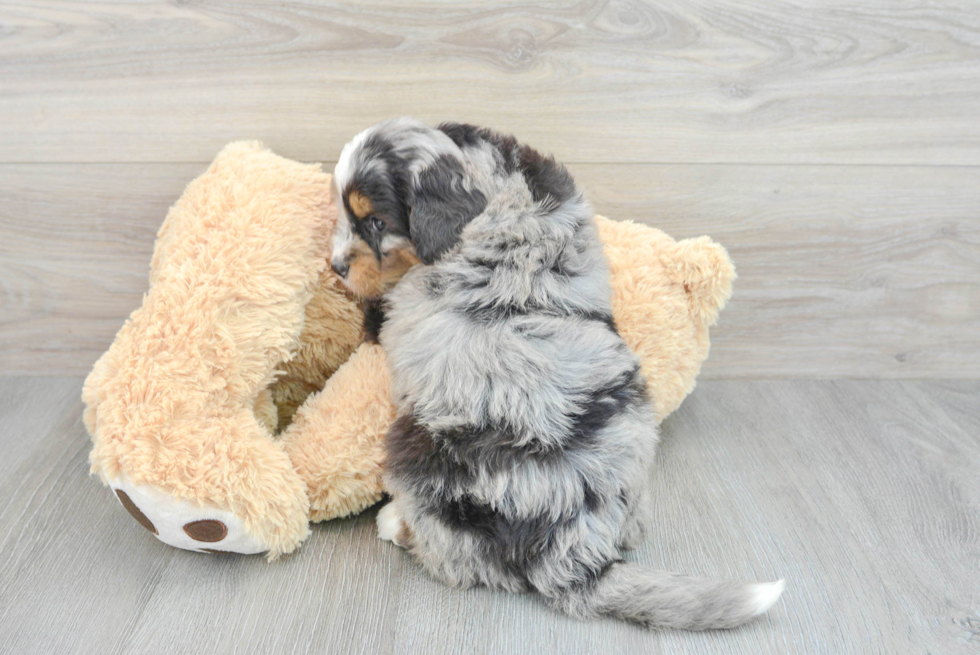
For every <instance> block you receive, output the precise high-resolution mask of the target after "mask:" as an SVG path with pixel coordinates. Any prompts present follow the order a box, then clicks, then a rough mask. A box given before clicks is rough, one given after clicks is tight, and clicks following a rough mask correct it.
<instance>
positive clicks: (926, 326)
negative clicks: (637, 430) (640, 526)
mask: <svg viewBox="0 0 980 655" xmlns="http://www.w3.org/2000/svg"><path fill="white" fill-rule="evenodd" d="M401 114H410V115H414V116H416V117H418V118H421V119H423V120H426V121H433V122H435V121H441V120H447V119H452V120H463V121H470V122H475V123H479V124H484V125H490V126H494V127H497V128H499V129H502V130H505V131H508V132H512V133H514V134H516V135H518V136H519V137H520V138H521V139H523V140H525V141H527V142H529V143H531V144H532V145H534V146H536V147H538V148H540V149H542V150H545V151H549V152H553V153H555V154H556V156H557V157H558V158H559V159H560V160H562V161H563V162H565V163H567V164H568V165H569V167H570V168H571V170H572V171H573V173H574V174H575V176H576V178H577V179H578V180H579V182H580V183H581V184H582V185H583V186H584V188H585V189H586V192H587V194H588V197H589V198H590V199H591V200H592V202H593V204H594V205H595V206H596V209H597V210H598V211H599V212H601V213H604V214H606V215H608V216H611V217H613V218H620V219H633V220H638V221H641V222H644V223H647V224H650V225H654V226H656V227H659V228H662V229H664V230H666V231H667V232H669V233H671V234H672V235H674V236H675V237H678V238H683V237H690V236H697V235H701V234H708V235H711V236H712V237H713V238H714V239H715V240H717V241H719V242H721V243H722V244H724V245H725V246H726V247H727V248H728V249H729V252H730V253H731V255H732V258H733V259H734V261H735V264H736V266H737V268H738V272H739V279H738V280H737V282H736V284H735V294H734V297H733V299H732V301H731V303H730V304H729V306H728V308H726V310H725V311H724V312H723V313H722V317H721V321H720V323H719V325H718V326H716V327H715V328H714V330H713V331H712V352H711V357H710V359H709V360H708V361H707V362H706V364H705V367H704V369H703V371H702V376H701V377H702V382H701V383H700V385H699V387H698V389H697V390H696V391H695V393H694V395H693V396H692V397H690V398H689V399H688V400H687V401H686V402H685V404H684V405H683V406H682V408H681V409H680V410H679V411H678V412H677V413H676V414H675V415H674V416H672V417H671V418H670V419H669V420H668V422H667V424H666V425H665V427H664V431H665V439H664V446H663V450H662V456H661V459H660V464H659V467H660V468H659V470H658V474H657V481H658V489H659V498H658V502H657V508H658V512H659V515H660V518H661V520H660V523H659V527H658V530H657V532H656V534H654V535H653V538H652V539H651V541H650V542H649V543H648V544H647V545H645V546H644V547H643V548H642V549H640V550H639V551H638V552H636V553H635V554H634V555H633V557H635V558H636V559H637V560H639V561H642V562H645V563H647V564H649V565H651V566H656V567H661V568H667V569H672V570H683V571H689V572H694V573H699V574H703V575H710V576H727V577H739V578H753V579H763V580H770V579H775V578H777V577H785V578H786V579H787V581H788V588H787V591H786V593H785V595H784V598H783V600H782V601H781V602H780V603H779V604H778V605H777V606H776V608H775V609H774V611H773V612H772V613H771V615H769V616H768V617H766V618H765V619H764V620H762V621H759V622H757V623H755V624H753V625H751V626H748V627H746V628H743V629H740V630H736V631H732V632H725V633H711V634H688V633H678V632H664V633H647V632H644V631H642V630H639V629H636V628H633V627H630V626H627V625H622V624H617V623H613V622H610V621H604V622H598V623H594V624H581V623H576V622H573V621H570V620H568V619H566V618H563V617H559V616H556V615H553V614H552V613H550V612H549V611H548V610H546V609H545V608H544V607H542V606H541V604H540V603H538V602H537V601H536V600H535V599H533V598H528V597H516V596H507V595H501V594H496V593H491V592H488V591H485V590H476V591H467V592H460V591H452V590H447V589H444V588H442V587H440V586H439V585H438V584H436V583H434V582H432V581H431V580H429V579H428V578H426V577H425V576H424V575H422V574H421V573H420V571H419V570H418V568H417V567H415V566H414V565H413V564H412V563H411V562H409V561H408V560H407V559H406V558H405V557H404V556H403V555H402V553H400V552H397V551H395V550H393V549H392V548H391V547H390V546H388V545H385V544H382V543H379V542H378V541H377V540H376V538H375V535H374V529H373V524H372V518H373V517H372V513H370V512H369V513H367V514H365V515H363V516H360V517H358V518H355V519H352V520H349V521H336V522H332V523H329V524H327V525H323V526H320V527H318V528H317V529H316V530H315V531H314V535H313V536H312V537H311V539H310V540H309V542H308V543H307V544H306V545H305V546H304V547H303V549H302V550H301V552H299V553H298V554H296V555H295V556H294V557H291V558H289V559H287V560H285V561H282V562H279V563H276V564H267V563H265V562H264V561H263V560H261V559H257V558H234V557H204V556H198V555H194V554H189V553H185V552H181V551H176V550H174V549H170V548H166V547H164V546H162V545H160V544H159V543H157V542H156V541H155V540H153V539H151V538H149V537H148V536H147V535H146V534H145V533H144V532H143V531H142V529H141V528H140V527H139V526H138V525H137V524H136V523H135V522H133V521H132V520H131V519H130V518H129V517H128V516H127V515H125V513H124V512H123V511H122V509H121V508H120V507H119V505H118V503H116V502H115V500H114V499H113V498H112V497H111V496H110V495H109V494H108V492H107V491H106V490H105V489H103V488H101V487H100V486H99V484H98V483H97V481H96V480H94V479H91V478H89V477H88V476H87V468H88V467H87V464H86V458H87V454H88V448H89V446H88V440H87V437H86V435H85V433H84V429H83V427H82V424H81V420H80V412H81V407H80V403H79V400H78V396H79V389H80V385H81V376H84V375H85V374H86V373H87V371H88V370H89V369H90V367H91V365H92V363H93V362H94V361H95V359H96V358H97V357H98V356H99V354H100V353H102V352H103V351H104V350H105V349H106V348H107V347H108V345H109V343H110V342H111V341H112V338H113V335H114V334H115V332H116V330H118V329H119V327H120V325H121V324H122V322H123V320H124V319H125V317H126V316H127V315H128V314H129V313H130V312H131V311H132V310H133V309H135V308H136V307H138V306H139V304H140V302H141V298H142V294H143V292H144V291H145V290H146V284H147V281H146V277H147V272H148V264H149V259H150V253H151V251H152V247H153V239H154V237H155V234H156V230H157V228H158V227H159V225H160V222H161V221H162V220H163V217H164V215H165V213H166V210H167V207H168V206H169V205H170V204H172V203H173V202H174V200H175V199H176V198H177V197H178V196H179V194H180V192H181V190H182V189H183V187H184V186H185V185H186V184H187V183H188V182H189V181H190V180H191V179H192V178H193V177H194V176H196V175H198V174H199V173H200V172H201V171H203V169H204V167H205V166H206V164H207V162H208V161H209V160H210V159H211V158H212V157H213V156H214V155H215V154H216V153H217V151H218V150H219V149H220V148H221V147H222V146H223V145H224V144H225V143H227V142H228V141H231V140H233V139H242V138H248V139H261V140H263V141H265V142H266V144H267V145H269V146H270V147H272V148H273V149H274V150H276V151H277V152H278V153H280V154H282V155H284V156H287V157H291V158H294V159H299V160H304V161H321V162H324V163H325V164H326V165H327V166H329V165H330V163H331V162H333V161H335V159H336V157H337V155H338V153H339V151H340V148H341V146H342V145H343V143H344V142H345V141H347V140H348V139H349V138H350V137H351V136H352V135H353V134H354V133H356V132H357V131H359V130H361V129H362V128H364V127H366V126H367V125H369V124H371V123H373V122H375V121H378V120H381V119H383V118H388V117H391V116H395V115H401ZM978 380H980V4H978V3H977V2H976V1H975V0H903V1H898V0H813V1H810V0H798V1H793V0H714V1H700V0H656V1H652V0H650V1H643V0H582V1H576V2H571V1H565V0H540V1H538V2H534V3H526V2H518V1H517V0H501V1H487V2H470V1H469V0H440V1H439V2H430V1H426V2H405V1H403V0H359V1H354V2H334V1H327V0H286V1H281V0H251V1H250V2H247V3H244V2H238V1H236V0H193V1H172V2H165V1H163V0H0V655H7V654H8V653H10V654H16V655H25V654H29V653H45V654H48V653H58V654H59V655H60V654H61V653H89V652H91V653H99V654H100V655H102V654H104V653H130V652H131V653H187V652H195V653H262V654H265V653H278V652H296V653H307V652H309V653H348V652H349V653H372V654H373V653H423V654H426V655H429V654H432V655H437V654H441V653H461V654H464V653H465V654H469V653H481V652H487V653H507V654H508V655H509V654H511V653H516V654H519V653H532V654H533V655H544V654H545V653H592V652H602V653H610V654H619V653H633V652H644V653H661V652H663V653H726V654H728V653H734V654H738V653H744V654H753V655H754V654H756V653H828V654H838V653H861V654H863V653H887V654H892V653H896V654H897V653H916V654H919V653H931V654H933V655H940V654H953V655H956V654H958V653H980V474H978V473H977V471H980V382H978Z"/></svg>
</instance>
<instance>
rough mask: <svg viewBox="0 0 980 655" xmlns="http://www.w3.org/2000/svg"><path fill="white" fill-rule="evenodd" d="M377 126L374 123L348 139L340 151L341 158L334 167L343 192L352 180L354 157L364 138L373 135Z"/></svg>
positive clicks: (338, 185)
mask: <svg viewBox="0 0 980 655" xmlns="http://www.w3.org/2000/svg"><path fill="white" fill-rule="evenodd" d="M377 128H378V126H377V125H373V126H371V127H369V128H367V129H366V130H363V131H362V132H360V133H359V134H357V135H356V136H355V137H354V138H353V139H351V140H350V141H348V142H347V144H346V145H345V146H344V149H343V150H341V151H340V158H339V159H338V160H337V165H336V166H335V167H334V169H333V177H334V180H335V181H336V183H337V188H338V189H339V190H340V192H341V193H343V192H344V187H346V186H347V184H348V183H349V182H350V181H351V176H352V175H353V174H354V157H355V155H356V154H357V151H358V150H359V149H360V147H361V145H362V144H363V143H364V140H365V139H367V138H368V137H369V136H371V134H372V133H374V131H375V130H376V129H377Z"/></svg>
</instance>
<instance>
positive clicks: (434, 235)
mask: <svg viewBox="0 0 980 655" xmlns="http://www.w3.org/2000/svg"><path fill="white" fill-rule="evenodd" d="M464 180H465V173H464V171H463V165H462V163H461V162H460V161H459V160H458V159H456V158H455V157H451V156H449V155H443V156H441V157H439V158H438V159H437V160H436V161H435V162H433V163H432V165H431V166H429V167H428V168H426V169H424V170H423V171H422V172H421V173H420V174H419V179H418V183H417V185H416V186H415V188H414V189H413V190H412V201H411V205H412V210H411V216H410V218H409V228H410V232H411V235H412V236H411V238H412V242H413V243H414V244H415V252H416V254H417V255H418V257H419V259H421V260H422V262H423V263H424V264H432V263H433V262H435V261H436V260H437V259H439V258H440V257H441V256H442V255H443V254H445V253H446V251H448V250H449V249H450V248H452V247H453V246H454V245H456V243H457V242H458V241H459V235H460V233H461V232H462V231H463V228H464V227H466V225H467V224H468V223H469V222H470V221H472V220H473V219H474V218H476V217H477V216H478V215H479V214H480V213H481V212H482V211H483V209H484V208H485V207H486V206H487V199H486V196H484V195H483V193H482V192H481V191H479V190H477V189H466V188H465V185H464Z"/></svg>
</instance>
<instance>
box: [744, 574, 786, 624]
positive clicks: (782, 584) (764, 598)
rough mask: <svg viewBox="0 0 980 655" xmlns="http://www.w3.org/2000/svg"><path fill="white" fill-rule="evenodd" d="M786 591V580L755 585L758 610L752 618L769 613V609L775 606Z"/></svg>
mask: <svg viewBox="0 0 980 655" xmlns="http://www.w3.org/2000/svg"><path fill="white" fill-rule="evenodd" d="M784 589H786V580H778V581H776V582H765V583H762V584H757V585H755V588H754V589H753V591H754V592H755V602H756V610H755V612H754V613H753V614H752V616H759V615H760V614H765V613H766V612H768V611H769V608H771V607H772V606H773V605H775V604H776V601H777V600H779V597H780V596H782V595H783V590H784Z"/></svg>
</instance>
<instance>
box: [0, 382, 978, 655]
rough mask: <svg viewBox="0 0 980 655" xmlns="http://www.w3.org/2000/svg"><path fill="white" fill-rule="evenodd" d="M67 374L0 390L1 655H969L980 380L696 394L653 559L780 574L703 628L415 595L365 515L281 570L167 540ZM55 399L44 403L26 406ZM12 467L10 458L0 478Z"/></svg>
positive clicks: (743, 574) (662, 483) (420, 591)
mask: <svg viewBox="0 0 980 655" xmlns="http://www.w3.org/2000/svg"><path fill="white" fill-rule="evenodd" d="M80 385H81V380H79V379H77V378H76V379H46V380H42V379H38V378H33V379H31V378H0V399H3V398H16V399H17V401H16V402H0V424H3V425H4V426H7V429H5V430H4V431H2V432H0V452H10V450H11V448H12V447H13V449H14V451H15V452H16V451H17V449H18V447H19V446H18V444H20V443H21V440H22V439H23V438H24V436H25V435H31V436H32V439H33V443H34V445H33V446H32V447H31V448H30V449H28V450H21V451H20V452H21V453H22V455H21V456H18V458H17V461H16V462H15V463H13V464H11V465H10V466H9V468H7V469H5V470H4V471H3V472H4V473H5V474H4V475H2V476H0V589H2V590H3V596H2V602H0V652H4V653H19V654H23V655H32V654H34V653H55V652H58V653H60V652H73V653H111V654H123V653H145V652H154V653H162V654H164V653H186V652H195V653H202V654H205V655H206V654H211V653H270V652H283V651H288V652H295V653H325V652H329V653H333V652H336V653H371V654H375V653H385V654H414V653H424V654H426V655H428V654H442V653H460V654H469V653H513V654H515V655H524V654H528V655H548V654H550V653H579V652H581V653H585V652H590V653H609V654H610V655H611V654H614V653H627V652H644V653H654V654H657V653H672V654H673V653H730V654H733V655H735V654H739V653H746V654H748V653H752V654H753V655H755V654H763V653H778V654H792V653H806V654H823V653H826V654H832V655H839V654H849V653H855V654H863V653H926V652H929V653H944V654H946V655H959V654H961V653H963V654H966V653H975V652H977V649H978V647H980V625H978V623H977V618H976V617H977V616H978V612H980V593H978V589H980V483H978V480H977V476H976V475H975V471H976V470H977V468H978V467H980V441H978V439H977V434H978V432H977V428H978V426H980V406H978V404H977V403H976V399H977V397H980V382H977V381H937V382H928V381H787V380H781V381H756V382H742V381H705V382H702V383H701V384H700V385H699V387H698V389H697V390H696V391H695V392H694V394H693V395H692V396H691V397H690V398H689V399H688V400H687V401H686V402H685V404H684V405H683V406H682V407H681V408H680V410H678V412H677V413H675V414H674V415H672V416H671V417H670V418H669V419H668V420H667V422H666V423H665V425H664V430H663V432H664V434H663V440H662V447H661V456H660V459H659V463H658V467H657V471H656V480H657V482H656V490H657V493H656V507H657V517H658V522H657V528H656V530H655V531H654V534H653V535H652V536H651V539H650V540H649V541H648V542H647V543H645V544H644V545H643V546H641V548H640V549H638V550H637V551H635V552H633V553H631V554H629V555H628V557H629V558H630V559H632V560H635V561H638V562H641V563H643V564H645V565H648V566H653V567H658V568H665V569H669V570H684V571H690V572H694V573H699V574H703V575H707V576H716V577H731V578H742V579H774V578H777V577H785V578H786V579H787V583H788V587H787V591H786V593H785V595H784V597H783V599H782V600H781V601H780V602H779V604H777V605H776V607H775V608H774V610H773V611H772V612H771V614H770V615H768V616H767V617H766V618H764V619H762V620H760V621H758V622H756V623H753V624H750V625H748V626H746V627H744V628H741V629H738V630H733V631H727V632H713V633H684V632H671V631H665V632H646V631H644V630H641V629H638V628H635V627H632V626H629V625H626V624H623V623H618V622H615V621H612V620H601V621H596V622H591V623H582V622H577V621H573V620H570V619H568V618H565V617H563V616H559V615H556V614H554V613H552V612H551V611H549V610H548V609H546V608H545V607H544V605H543V604H542V603H540V601H538V600H537V599H535V598H534V597H532V596H520V595H509V594H503V593H496V592H491V591H488V590H485V589H474V590H469V591H460V590H453V589H447V588H444V587H443V586H441V585H439V584H438V583H436V582H434V581H432V580H431V579H430V578H428V577H427V576H426V575H425V574H423V573H422V572H421V570H420V569H419V568H418V567H417V566H416V565H415V564H414V563H412V562H411V560H409V559H408V558H407V557H406V556H405V554H404V553H403V552H401V551H400V550H397V549H396V548H394V547H393V546H391V545H390V544H387V543H383V542H380V541H378V540H377V539H376V537H375V531H374V527H373V512H372V511H369V512H367V513H365V514H363V515H361V516H359V517H356V518H354V519H350V520H345V521H334V522H330V523H328V524H326V525H321V526H319V527H317V528H316V529H315V530H314V533H313V535H312V536H311V538H310V539H309V541H307V542H306V544H304V546H303V547H302V549H301V550H300V551H299V552H298V553H297V554H296V555H294V556H292V557H290V558H287V559H285V560H283V561H280V562H278V563H275V564H268V563H266V562H265V561H264V560H263V559H261V558H255V557H252V558H248V557H236V556H204V555H198V554H194V553H187V552H183V551H178V550H175V549H172V548H169V547H166V546H164V545H162V544H160V543H159V542H157V541H156V540H154V539H153V538H152V537H150V536H149V535H148V534H147V533H146V532H145V531H144V530H143V529H142V528H141V527H140V526H139V525H138V524H137V523H136V522H135V521H133V520H132V519H131V518H130V517H129V516H128V515H127V514H126V513H125V511H124V510H123V509H122V508H121V506H120V505H119V504H118V502H116V501H115V500H114V499H113V498H112V496H111V494H110V493H109V492H108V491H107V490H106V489H105V488H103V487H102V486H101V485H100V484H99V483H98V481H97V480H95V479H93V478H90V477H89V476H88V475H87V472H88V464H87V461H86V455H87V452H88V448H89V446H88V438H87V436H86V435H85V434H84V429H83V427H82V425H81V420H80V412H81V405H80V403H78V401H77V400H72V401H64V400H63V399H67V398H76V399H77V394H78V391H79V389H80ZM49 398H51V399H52V402H51V403H50V404H49V407H50V409H51V411H50V412H48V413H47V414H45V413H44V412H39V411H37V407H38V405H39V404H43V403H46V401H47V400H48V399H49ZM6 463H7V462H6V461H4V464H6Z"/></svg>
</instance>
